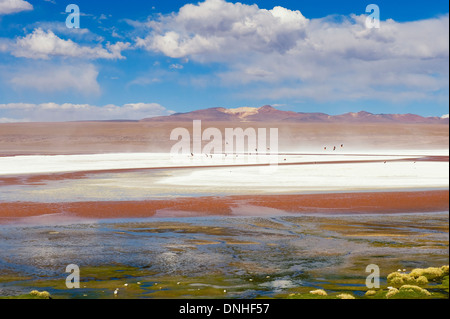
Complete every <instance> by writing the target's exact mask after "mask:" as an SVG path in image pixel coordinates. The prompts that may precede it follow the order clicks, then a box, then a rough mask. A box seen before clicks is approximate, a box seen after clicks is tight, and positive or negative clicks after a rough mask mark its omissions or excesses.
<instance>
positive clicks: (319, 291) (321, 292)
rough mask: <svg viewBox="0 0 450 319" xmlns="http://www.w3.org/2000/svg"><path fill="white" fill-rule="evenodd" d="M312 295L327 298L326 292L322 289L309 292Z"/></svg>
mask: <svg viewBox="0 0 450 319" xmlns="http://www.w3.org/2000/svg"><path fill="white" fill-rule="evenodd" d="M309 293H310V294H312V295H318V296H327V295H328V294H327V292H326V291H325V290H323V289H317V290H312V291H310V292H309Z"/></svg>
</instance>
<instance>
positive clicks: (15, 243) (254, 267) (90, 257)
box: [0, 212, 449, 298]
mask: <svg viewBox="0 0 450 319" xmlns="http://www.w3.org/2000/svg"><path fill="white" fill-rule="evenodd" d="M53 220H55V219H54V218H53ZM448 220H449V216H448V212H443V213H427V214H396V215H333V216H327V215H315V216H311V215H308V216H301V215H286V216H264V217H257V216H253V217H202V218H176V219H175V218H173V219H169V218H148V219H126V220H102V221H95V222H93V221H82V220H72V221H60V222H53V223H49V221H48V220H47V219H44V220H40V219H39V218H36V219H32V220H31V221H30V222H29V223H27V224H24V223H23V224H14V225H3V226H0V296H11V295H20V294H26V293H28V292H30V291H31V290H33V289H38V290H46V291H49V292H50V293H51V294H52V296H53V297H54V298H58V297H60V298H67V297H70V298H114V295H113V291H114V290H115V289H116V288H119V294H118V297H117V298H257V297H265V298H269V297H281V298H284V297H286V296H289V295H290V294H292V293H307V292H309V291H310V290H313V289H316V288H321V289H325V290H327V292H331V293H333V292H351V293H352V294H354V295H355V296H362V295H364V293H365V292H366V291H367V290H368V289H367V288H366V286H365V279H366V276H367V275H368V273H366V272H365V269H366V266H367V265H369V264H377V265H378V266H379V267H380V271H381V278H382V282H381V284H382V287H383V286H384V287H385V286H386V282H385V281H384V280H383V278H384V279H385V278H386V276H387V274H389V273H391V272H393V271H396V270H397V269H407V270H408V271H409V270H411V269H412V268H418V267H431V266H436V267H437V266H442V265H444V264H448V256H449V250H448V247H449V246H448V243H449V233H448V225H449V224H448ZM69 264H77V265H78V266H79V267H80V271H81V273H80V275H81V288H80V289H72V290H69V289H67V288H66V287H65V278H66V276H67V275H68V274H67V273H65V268H66V266H67V265H69ZM125 284H127V286H125ZM430 291H432V292H433V290H430ZM435 292H437V293H439V294H440V295H439V296H441V297H443V298H448V292H446V291H443V290H440V289H436V291H435Z"/></svg>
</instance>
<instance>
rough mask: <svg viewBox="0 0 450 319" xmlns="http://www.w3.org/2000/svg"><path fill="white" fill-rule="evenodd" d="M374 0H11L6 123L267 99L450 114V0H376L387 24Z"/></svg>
mask: <svg viewBox="0 0 450 319" xmlns="http://www.w3.org/2000/svg"><path fill="white" fill-rule="evenodd" d="M71 3H73V4H76V5H78V6H79V8H80V11H81V16H80V28H79V29H69V28H67V27H66V25H65V20H66V17H67V15H68V13H66V12H65V9H66V6H67V5H68V4H71ZM370 3H371V2H367V1H357V0H352V1H350V0H349V1H328V0H327V1H309V0H304V1H288V0H278V1H276V0H267V1H241V2H237V1H225V0H206V1H201V2H189V1H156V0H148V1H142V0H128V1H126V2H124V1H87V0H70V1H61V0H36V1H32V0H27V1H25V0H0V122H14V121H57V120H80V119H112V118H123V119H140V118H143V117H149V116H157V115H166V114H170V113H173V112H187V111H191V110H195V109H201V108H208V107H227V108H235V107H242V106H251V107H259V106H262V105H265V104H271V105H274V106H276V107H278V108H280V109H284V110H292V111H297V112H324V113H328V114H342V113H346V112H358V111H360V110H365V111H369V112H372V113H416V114H420V115H424V116H442V115H444V114H448V102H449V98H448V97H449V89H448V85H449V82H448V69H449V55H448V54H449V48H448V45H449V44H448V35H449V30H448V2H446V1H437V0H434V1H433V0H432V1H374V2H373V3H375V4H377V5H378V6H379V8H380V18H381V22H380V28H379V29H376V28H374V29H369V28H367V26H366V24H365V22H366V19H367V13H366V12H365V9H366V6H367V5H368V4H370Z"/></svg>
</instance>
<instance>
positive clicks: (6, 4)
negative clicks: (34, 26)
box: [0, 0, 33, 15]
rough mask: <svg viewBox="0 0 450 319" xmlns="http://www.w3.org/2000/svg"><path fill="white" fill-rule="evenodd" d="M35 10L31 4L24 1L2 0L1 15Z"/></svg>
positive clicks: (0, 4)
mask: <svg viewBox="0 0 450 319" xmlns="http://www.w3.org/2000/svg"><path fill="white" fill-rule="evenodd" d="M30 10H33V6H32V5H31V3H29V2H27V1H24V0H0V15H2V14H12V13H17V12H22V11H30Z"/></svg>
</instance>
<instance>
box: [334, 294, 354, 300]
mask: <svg viewBox="0 0 450 319" xmlns="http://www.w3.org/2000/svg"><path fill="white" fill-rule="evenodd" d="M337 297H338V298H339V299H355V297H353V296H352V295H350V294H340V295H337Z"/></svg>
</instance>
